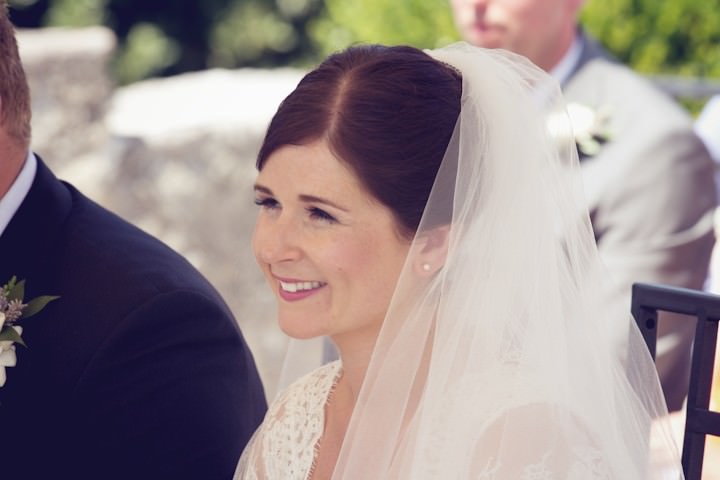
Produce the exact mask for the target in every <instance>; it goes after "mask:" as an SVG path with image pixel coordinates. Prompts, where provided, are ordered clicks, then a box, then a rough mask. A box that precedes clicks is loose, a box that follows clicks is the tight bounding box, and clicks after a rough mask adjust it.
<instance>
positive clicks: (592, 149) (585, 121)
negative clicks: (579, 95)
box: [567, 103, 610, 157]
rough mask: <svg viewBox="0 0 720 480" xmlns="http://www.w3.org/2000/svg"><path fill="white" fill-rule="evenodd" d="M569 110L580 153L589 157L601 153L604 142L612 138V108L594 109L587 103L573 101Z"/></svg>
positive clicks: (568, 107)
mask: <svg viewBox="0 0 720 480" xmlns="http://www.w3.org/2000/svg"><path fill="white" fill-rule="evenodd" d="M567 112H568V115H569V116H570V123H571V125H572V129H573V136H574V137H575V144H576V145H577V148H578V153H579V154H580V155H584V156H587V157H592V156H594V155H597V154H598V153H600V147H601V146H602V144H603V143H605V142H607V141H608V140H610V129H609V122H610V109H609V108H608V107H601V108H598V109H597V110H593V109H592V108H590V107H588V106H586V105H581V104H579V103H571V104H569V105H568V106H567Z"/></svg>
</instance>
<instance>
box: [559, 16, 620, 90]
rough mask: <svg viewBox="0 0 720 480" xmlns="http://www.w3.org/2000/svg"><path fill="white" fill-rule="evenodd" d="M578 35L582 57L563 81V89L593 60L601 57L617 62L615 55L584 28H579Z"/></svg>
mask: <svg viewBox="0 0 720 480" xmlns="http://www.w3.org/2000/svg"><path fill="white" fill-rule="evenodd" d="M578 35H579V36H580V42H581V50H580V58H579V59H578V61H577V63H576V64H575V67H574V68H573V69H572V72H571V73H570V75H569V76H568V78H567V80H565V83H563V85H562V88H563V89H565V87H566V85H567V84H568V83H571V81H572V78H573V77H574V76H575V74H576V73H578V72H579V71H580V70H582V69H583V67H584V66H585V65H587V64H588V63H589V62H591V61H592V60H595V59H598V58H601V59H603V60H607V61H609V62H613V63H615V62H617V59H616V58H615V57H613V56H612V55H610V53H608V52H607V50H605V49H604V48H603V47H602V46H601V45H600V44H599V43H598V42H597V41H595V40H594V39H592V38H590V37H589V36H588V35H587V34H586V33H585V31H584V30H583V29H582V28H580V29H579V30H578Z"/></svg>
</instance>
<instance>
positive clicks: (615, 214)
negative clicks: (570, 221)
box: [450, 0, 716, 410]
mask: <svg viewBox="0 0 720 480" xmlns="http://www.w3.org/2000/svg"><path fill="white" fill-rule="evenodd" d="M450 3H451V6H452V9H453V13H454V17H455V23H456V25H457V28H458V29H459V31H460V33H461V34H462V36H463V37H464V39H465V40H466V41H468V42H469V43H472V44H474V45H478V46H482V47H487V48H504V49H508V50H512V51H514V52H516V53H519V54H521V55H524V56H526V57H528V58H529V59H530V60H532V61H533V62H534V63H535V64H537V65H538V66H540V67H542V68H543V69H544V70H546V71H548V72H549V73H550V74H552V75H553V76H554V77H555V78H556V79H557V80H558V82H559V83H560V85H561V86H562V89H563V92H564V94H565V99H566V101H567V103H568V111H569V113H570V116H571V121H572V122H573V129H574V134H575V138H576V143H577V146H578V153H579V156H580V161H581V163H580V164H581V168H582V172H583V178H584V183H585V193H586V197H587V200H588V206H589V209H590V218H591V221H592V224H593V229H594V231H595V238H596V241H597V245H598V248H599V250H600V253H601V255H602V257H603V259H604V261H605V263H606V265H607V267H608V270H609V271H610V273H611V274H612V275H613V277H614V278H615V283H614V285H613V293H612V295H613V299H612V301H614V302H618V305H620V306H622V307H623V308H624V309H625V310H626V311H627V312H628V314H629V311H630V293H631V285H632V283H633V282H656V283H664V284H669V285H675V286H681V287H687V288H694V289H701V288H702V287H703V282H704V281H705V278H706V275H707V270H708V265H709V261H710V254H711V250H712V247H713V243H714V236H713V210H714V208H715V204H716V198H715V186H714V182H713V164H712V161H711V159H710V157H709V155H708V153H707V150H706V149H705V148H704V146H703V145H702V143H701V142H700V140H699V139H698V138H697V137H696V136H695V135H694V134H693V130H692V123H691V119H690V117H689V115H687V113H686V112H685V111H683V110H682V109H681V108H680V107H679V106H678V105H677V104H676V103H674V102H673V101H672V99H670V98H668V97H667V96H666V95H664V94H663V93H662V92H660V91H659V90H657V89H656V88H654V87H653V86H652V85H651V84H650V83H649V82H647V81H646V80H644V79H642V78H641V77H640V76H639V75H636V74H635V73H633V72H632V71H630V70H629V69H628V68H626V67H624V66H622V65H620V64H618V63H617V62H615V61H614V60H613V59H612V58H611V57H610V55H609V54H608V53H607V52H605V51H604V50H603V49H602V47H600V46H599V45H598V44H597V43H596V42H595V41H593V40H592V39H591V38H589V37H588V35H587V34H586V33H585V32H584V31H583V29H582V28H581V27H580V26H579V25H578V14H579V11H580V8H581V7H582V3H583V0H450ZM612 334H613V335H616V336H617V342H618V347H619V348H621V347H622V345H623V340H624V338H625V337H624V333H623V332H612ZM693 334H694V323H693V322H692V321H691V320H689V319H687V318H683V317H678V316H670V315H666V316H665V317H664V318H662V319H661V321H660V323H659V340H658V350H657V354H658V356H657V367H658V372H659V375H660V379H661V382H662V384H663V389H664V391H665V395H666V398H667V401H668V407H669V408H670V410H677V409H679V408H681V406H682V403H683V400H684V398H685V396H686V394H687V387H688V378H689V371H690V348H691V342H692V337H693Z"/></svg>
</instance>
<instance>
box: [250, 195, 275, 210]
mask: <svg viewBox="0 0 720 480" xmlns="http://www.w3.org/2000/svg"><path fill="white" fill-rule="evenodd" d="M255 205H257V206H258V207H262V208H264V209H268V210H272V209H273V208H278V207H279V204H278V202H277V200H275V199H274V198H272V197H265V198H256V199H255Z"/></svg>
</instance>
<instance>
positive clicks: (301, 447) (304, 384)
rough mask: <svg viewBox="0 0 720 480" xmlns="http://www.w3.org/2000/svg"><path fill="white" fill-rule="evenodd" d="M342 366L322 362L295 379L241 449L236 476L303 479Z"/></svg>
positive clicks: (253, 479)
mask: <svg viewBox="0 0 720 480" xmlns="http://www.w3.org/2000/svg"><path fill="white" fill-rule="evenodd" d="M341 371H342V369H341V365H340V361H335V362H332V363H328V364H326V365H323V366H322V367H320V368H318V369H316V370H314V371H312V372H310V373H309V374H308V375H306V376H304V377H303V378H301V379H299V380H297V381H296V382H295V383H293V384H292V385H290V386H289V387H288V388H287V389H286V390H285V391H283V392H282V393H281V394H280V395H279V396H278V398H276V399H275V401H274V402H273V403H272V405H270V408H269V409H268V412H267V414H266V415H265V420H263V423H262V425H260V427H259V428H258V430H257V431H256V432H255V435H254V436H253V438H252V439H251V440H250V443H249V444H248V446H247V448H246V449H245V451H244V452H243V455H242V458H241V459H240V464H239V465H238V469H237V471H236V472H235V478H236V479H244V480H259V479H273V480H274V479H278V480H280V479H282V480H306V479H307V478H308V477H309V476H310V474H311V472H312V469H313V464H314V461H315V454H316V449H317V444H318V441H319V440H320V437H321V435H322V432H323V426H324V425H325V405H326V404H327V401H328V399H329V398H330V395H331V393H332V391H333V388H334V386H335V384H336V383H337V380H338V378H339V376H340V373H341Z"/></svg>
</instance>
